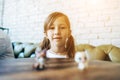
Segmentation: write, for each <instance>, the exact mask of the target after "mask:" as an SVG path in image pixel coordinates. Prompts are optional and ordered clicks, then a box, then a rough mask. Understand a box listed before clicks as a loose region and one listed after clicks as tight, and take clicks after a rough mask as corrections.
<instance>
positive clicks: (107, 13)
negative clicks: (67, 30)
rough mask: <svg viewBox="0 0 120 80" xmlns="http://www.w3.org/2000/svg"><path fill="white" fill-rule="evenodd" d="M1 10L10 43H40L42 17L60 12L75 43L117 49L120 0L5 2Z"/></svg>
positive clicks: (6, 0) (118, 43)
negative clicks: (102, 45)
mask: <svg viewBox="0 0 120 80" xmlns="http://www.w3.org/2000/svg"><path fill="white" fill-rule="evenodd" d="M4 11H5V12H4V26H5V27H9V28H10V34H9V35H10V36H11V39H12V41H21V42H40V41H41V40H42V38H43V37H44V35H43V24H44V20H45V18H46V17H47V16H48V14H49V13H51V12H54V11H61V12H63V13H65V14H67V15H68V17H69V18H70V21H71V27H72V33H73V36H74V38H75V42H76V43H90V44H93V45H100V44H114V45H116V46H119V47H120V0H5V8H4Z"/></svg>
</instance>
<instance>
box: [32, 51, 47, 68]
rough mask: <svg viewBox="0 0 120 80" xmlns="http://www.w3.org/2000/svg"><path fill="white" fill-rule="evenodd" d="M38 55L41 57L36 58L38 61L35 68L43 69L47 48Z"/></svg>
mask: <svg viewBox="0 0 120 80" xmlns="http://www.w3.org/2000/svg"><path fill="white" fill-rule="evenodd" d="M38 55H39V57H37V58H36V63H34V65H33V68H35V69H36V70H43V69H45V62H46V50H43V51H42V52H40V53H39V54H37V55H36V56H38Z"/></svg>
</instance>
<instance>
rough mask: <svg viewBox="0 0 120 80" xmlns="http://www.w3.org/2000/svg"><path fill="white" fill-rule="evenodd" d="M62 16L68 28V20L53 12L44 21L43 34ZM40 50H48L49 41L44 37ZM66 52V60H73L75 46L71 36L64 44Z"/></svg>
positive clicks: (61, 14) (59, 13)
mask: <svg viewBox="0 0 120 80" xmlns="http://www.w3.org/2000/svg"><path fill="white" fill-rule="evenodd" d="M61 16H64V17H65V21H66V23H67V25H68V27H69V28H70V21H69V19H68V17H67V16H66V15H65V14H63V13H61V12H54V13H52V14H50V15H49V16H48V17H47V19H46V20H45V23H44V33H46V32H47V30H48V29H49V27H50V26H51V25H52V24H53V22H54V21H55V20H56V19H57V18H58V17H61ZM40 47H41V49H42V50H44V49H49V48H50V41H49V39H47V38H46V37H44V39H43V41H42V43H41V45H40ZM66 51H67V56H68V58H74V55H75V45H74V38H73V36H72V35H70V37H69V38H68V40H67V42H66Z"/></svg>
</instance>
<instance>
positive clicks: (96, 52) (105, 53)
mask: <svg viewBox="0 0 120 80" xmlns="http://www.w3.org/2000/svg"><path fill="white" fill-rule="evenodd" d="M12 45H13V51H14V55H15V58H29V57H35V49H36V48H37V47H38V46H39V43H22V42H13V43H12ZM75 48H76V51H79V52H85V54H86V56H87V58H88V59H89V60H108V61H112V62H120V48H119V47H116V46H114V45H111V44H103V45H99V46H93V45H91V44H78V45H76V46H75Z"/></svg>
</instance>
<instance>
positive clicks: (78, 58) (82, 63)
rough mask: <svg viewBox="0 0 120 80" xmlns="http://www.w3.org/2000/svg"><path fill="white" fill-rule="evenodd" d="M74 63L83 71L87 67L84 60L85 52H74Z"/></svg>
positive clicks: (85, 59) (86, 62)
mask: <svg viewBox="0 0 120 80" xmlns="http://www.w3.org/2000/svg"><path fill="white" fill-rule="evenodd" d="M75 61H76V62H77V63H78V68H79V69H80V70H84V69H85V68H87V67H88V60H87V58H86V55H85V52H76V54H75Z"/></svg>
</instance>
